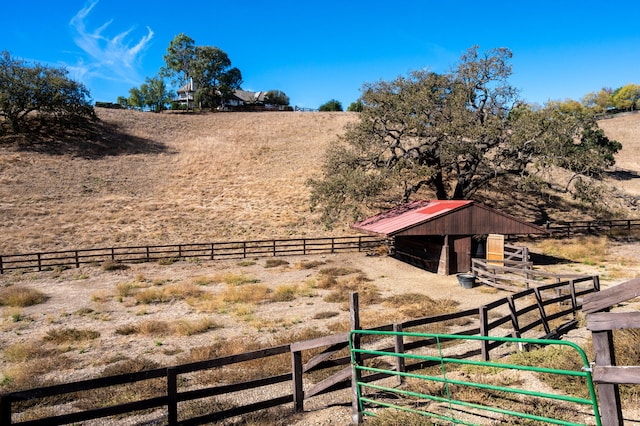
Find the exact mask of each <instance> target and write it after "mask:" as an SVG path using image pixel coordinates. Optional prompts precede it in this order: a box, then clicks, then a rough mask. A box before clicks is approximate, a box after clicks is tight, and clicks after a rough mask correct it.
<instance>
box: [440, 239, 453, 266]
mask: <svg viewBox="0 0 640 426" xmlns="http://www.w3.org/2000/svg"><path fill="white" fill-rule="evenodd" d="M449 257H450V252H449V236H448V235H445V236H444V244H443V245H442V251H441V252H440V261H439V262H438V274H440V275H449V272H450V271H451V269H450V265H449V263H450V262H449Z"/></svg>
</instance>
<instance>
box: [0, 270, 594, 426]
mask: <svg viewBox="0 0 640 426" xmlns="http://www.w3.org/2000/svg"><path fill="white" fill-rule="evenodd" d="M592 278H593V279H592V280H591V281H588V280H581V281H577V280H576V281H573V280H569V281H565V282H560V283H553V284H548V285H545V286H542V287H537V288H533V289H528V290H525V291H523V292H520V293H516V294H513V295H510V296H509V297H506V298H503V299H500V300H497V301H495V302H493V303H490V304H488V305H486V306H482V307H480V308H478V309H469V310H465V311H462V312H455V313H449V314H444V315H438V316H427V317H423V318H418V319H412V320H408V321H405V322H402V323H399V324H386V325H382V326H379V327H375V328H371V329H369V330H394V331H403V330H404V331H410V330H411V329H416V331H424V329H425V327H426V328H429V327H438V328H440V327H442V326H446V324H451V323H452V322H457V321H456V320H459V322H460V323H464V324H472V325H471V326H465V327H468V328H464V329H458V330H455V332H454V333H452V334H457V335H482V336H499V337H506V336H516V337H524V335H525V334H529V335H531V334H533V336H531V337H541V336H540V334H541V333H542V337H545V338H550V337H555V336H557V335H560V334H563V333H564V332H565V331H566V330H568V329H570V328H571V327H574V326H575V325H576V319H575V315H576V312H577V311H578V310H579V309H580V308H581V307H582V302H581V297H582V296H583V295H585V294H588V293H592V292H595V291H598V290H599V288H598V281H597V279H596V278H597V277H592ZM356 300H357V298H356ZM552 305H554V306H560V307H561V308H560V309H558V308H554V309H553V310H552V311H551V310H549V309H548V308H549V307H550V306H552ZM351 310H352V316H355V315H357V314H356V313H357V312H358V311H357V309H354V307H353V306H352V308H351ZM354 312H355V313H354ZM355 323H356V324H359V319H357V320H356V321H355ZM553 324H557V326H554V327H552V325H553ZM459 328H461V327H459ZM348 339H349V333H343V334H337V335H331V336H326V337H321V338H318V339H312V340H307V341H302V342H295V343H290V344H286V345H281V346H276V347H272V348H266V349H260V350H256V351H252V352H247V353H242V354H237V355H230V356H226V357H220V358H215V359H210V360H206V361H201V362H194V363H190V364H183V365H178V366H172V367H168V368H159V369H155V370H148V371H143V372H140V373H131V374H122V375H117V376H110V377H103V378H98V379H90V380H84V381H79V382H74V383H67V384H61V385H54V386H48V387H43V388H38V389H31V390H24V391H18V392H12V393H9V394H5V395H1V396H0V424H2V425H11V424H14V425H23V426H25V425H29V426H34V425H57V424H66V423H74V422H81V421H85V420H90V419H96V418H103V417H108V416H114V415H123V414H126V413H132V412H135V411H140V410H147V409H152V408H159V407H166V418H167V423H168V424H169V425H196V424H203V423H210V422H215V421H220V420H222V419H225V418H230V417H234V416H239V415H243V414H248V413H250V412H254V411H258V410H263V409H266V408H270V407H276V406H282V405H284V404H289V403H293V409H294V411H296V412H300V411H303V409H304V400H305V399H308V398H311V397H313V396H316V395H320V394H323V393H327V392H332V391H336V390H339V389H345V388H348V387H350V386H351V366H350V356H349V353H348V350H347V348H348V344H349V343H348ZM434 343H435V342H434V341H433V339H425V340H415V341H414V340H412V341H407V342H404V341H395V342H391V343H389V344H388V346H384V345H387V343H386V342H385V341H380V342H375V341H373V342H363V344H366V345H378V346H380V345H382V346H383V347H382V348H380V349H379V350H381V351H386V352H398V350H399V348H400V349H402V351H404V352H406V353H408V352H410V351H415V350H418V349H420V348H424V347H428V346H431V345H433V344H434ZM441 343H442V341H441ZM501 344H502V343H501V342H497V341H489V340H483V341H481V343H480V345H481V346H480V347H479V348H477V349H476V350H475V351H472V352H469V353H466V354H465V356H472V355H473V356H475V355H478V354H480V355H481V356H482V358H483V359H485V360H489V359H490V357H491V351H493V350H495V349H497V348H498V347H500V346H501ZM319 348H324V349H323V350H322V351H320V352H319V353H317V352H318V349H319ZM310 351H313V352H310ZM287 354H288V355H287ZM304 354H308V355H309V356H307V358H309V359H308V360H307V361H306V363H303V359H304V358H305V356H304ZM312 354H315V355H314V356H312V357H311V355H312ZM274 356H280V357H282V356H284V357H286V356H289V357H290V362H289V363H288V362H285V361H284V359H282V360H280V361H281V362H280V364H281V365H283V366H286V365H287V364H288V365H290V366H291V367H290V370H288V369H286V367H285V370H287V371H283V372H282V373H281V374H276V375H274V376H270V377H259V378H254V379H251V380H245V381H242V382H234V383H227V384H224V385H217V386H212V387H205V388H198V389H180V388H179V387H180V383H182V382H184V381H181V380H179V377H180V376H181V375H185V374H190V373H195V372H202V371H205V370H211V369H224V368H225V367H226V366H229V365H231V364H237V363H243V362H248V361H252V360H259V359H265V358H268V357H274ZM365 357H366V356H365ZM369 357H373V356H369ZM423 367H424V365H423V363H415V364H405V362H404V361H402V364H401V365H397V366H396V368H398V369H402V370H403V371H412V370H415V369H418V368H423ZM336 368H339V371H338V372H336ZM321 371H324V372H325V375H326V377H324V378H321V379H318V378H317V377H314V379H313V383H312V384H308V385H307V386H306V387H305V385H304V384H305V377H307V381H308V380H309V378H308V377H309V373H314V374H317V372H321ZM384 377H387V376H386V375H384V374H378V375H372V376H370V377H367V378H366V380H367V381H375V380H378V379H381V378H384ZM151 379H156V380H164V381H165V382H166V386H165V388H166V393H165V394H164V395H158V396H155V397H152V398H147V399H144V400H140V401H136V402H129V403H124V404H118V405H113V406H108V407H102V408H94V409H89V410H85V411H77V412H72V413H67V414H60V415H56V416H51V417H46V418H41V419H37V420H25V421H17V420H16V421H14V419H13V417H14V411H13V405H14V404H19V403H20V402H24V401H29V400H35V399H40V398H46V399H47V401H49V402H52V401H55V399H56V397H57V396H60V395H65V394H71V393H73V394H74V395H75V396H74V398H75V399H79V393H81V392H83V391H89V390H93V389H99V388H103V387H107V386H117V385H123V384H125V383H134V382H139V381H144V380H151ZM186 382H187V383H188V381H186ZM286 383H289V384H288V385H287V386H288V389H289V391H285V392H283V391H282V389H281V388H280V390H279V394H277V395H275V396H273V395H272V393H271V392H269V393H267V395H269V397H268V398H266V399H262V400H259V401H252V402H247V403H245V404H243V405H240V406H235V407H231V408H226V409H217V410H216V409H213V408H212V412H210V413H207V414H204V415H200V416H197V417H193V418H189V419H180V420H179V417H180V412H179V407H178V403H179V402H186V401H192V400H199V399H203V398H211V397H215V396H218V397H220V398H224V396H225V395H228V394H229V393H232V392H240V391H247V390H256V389H260V388H264V387H267V386H269V387H273V386H277V385H280V387H282V384H286Z"/></svg>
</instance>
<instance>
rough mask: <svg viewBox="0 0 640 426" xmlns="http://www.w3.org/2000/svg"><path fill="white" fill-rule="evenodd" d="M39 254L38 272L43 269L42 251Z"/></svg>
mask: <svg viewBox="0 0 640 426" xmlns="http://www.w3.org/2000/svg"><path fill="white" fill-rule="evenodd" d="M37 256H38V272H40V271H42V259H41V258H40V253H38V254H37Z"/></svg>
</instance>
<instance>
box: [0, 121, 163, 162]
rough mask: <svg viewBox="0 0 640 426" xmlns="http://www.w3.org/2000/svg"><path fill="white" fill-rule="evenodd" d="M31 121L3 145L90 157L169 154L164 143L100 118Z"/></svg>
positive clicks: (10, 135)
mask: <svg viewBox="0 0 640 426" xmlns="http://www.w3.org/2000/svg"><path fill="white" fill-rule="evenodd" d="M29 124H30V125H29V129H28V130H27V131H26V132H24V133H21V134H8V135H6V136H3V137H2V138H1V139H0V144H1V145H5V146H7V145H11V146H13V147H14V148H15V149H16V150H18V151H29V152H39V153H42V154H49V155H70V156H74V157H82V158H87V159H99V158H103V157H108V156H117V155H131V154H161V153H169V151H168V149H167V146H166V145H165V144H163V143H162V142H158V141H154V140H151V139H145V138H141V137H138V136H134V135H130V134H126V133H122V132H121V131H119V130H118V128H117V126H116V125H114V124H112V123H107V122H104V121H101V120H98V119H94V120H91V119H86V118H74V119H60V118H57V119H47V120H46V121H44V120H40V119H32V120H31V121H30V123H29Z"/></svg>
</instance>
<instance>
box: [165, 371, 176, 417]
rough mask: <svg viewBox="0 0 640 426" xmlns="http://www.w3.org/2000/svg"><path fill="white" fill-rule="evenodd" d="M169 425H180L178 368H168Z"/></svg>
mask: <svg viewBox="0 0 640 426" xmlns="http://www.w3.org/2000/svg"><path fill="white" fill-rule="evenodd" d="M167 423H168V424H169V426H175V425H177V424H178V370H177V369H176V367H169V368H167Z"/></svg>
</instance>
